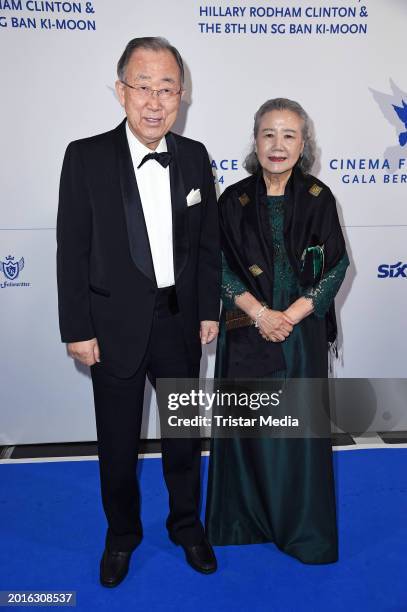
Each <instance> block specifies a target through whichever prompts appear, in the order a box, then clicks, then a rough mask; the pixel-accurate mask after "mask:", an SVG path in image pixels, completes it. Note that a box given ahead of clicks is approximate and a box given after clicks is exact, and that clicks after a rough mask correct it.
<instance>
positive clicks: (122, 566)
mask: <svg viewBox="0 0 407 612" xmlns="http://www.w3.org/2000/svg"><path fill="white" fill-rule="evenodd" d="M130 557H131V552H119V551H115V550H108V549H107V548H105V550H104V552H103V557H102V559H101V561H100V582H101V583H102V585H103V586H105V587H115V586H117V585H118V584H120V583H121V581H122V580H123V579H124V578H125V577H126V575H127V572H128V571H129V562H130Z"/></svg>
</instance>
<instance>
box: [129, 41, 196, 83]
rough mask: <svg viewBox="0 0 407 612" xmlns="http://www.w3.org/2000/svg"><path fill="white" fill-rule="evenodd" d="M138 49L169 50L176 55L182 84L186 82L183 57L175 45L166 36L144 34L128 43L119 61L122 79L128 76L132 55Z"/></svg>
mask: <svg viewBox="0 0 407 612" xmlns="http://www.w3.org/2000/svg"><path fill="white" fill-rule="evenodd" d="M137 49H149V50H150V51H169V52H170V53H172V55H173V56H174V59H175V61H176V62H177V64H178V68H179V71H180V76H181V85H182V84H183V82H184V63H183V61H182V57H181V55H180V53H179V51H178V49H176V48H175V47H173V46H172V45H171V44H170V43H169V42H168V40H167V39H166V38H162V37H161V36H144V37H143V38H133V39H132V40H130V42H128V43H127V45H126V48H125V50H124V51H123V53H122V56H121V58H120V59H119V61H118V63H117V76H118V78H119V80H120V81H124V80H125V78H126V68H127V64H128V63H129V61H130V58H131V56H132V55H133V53H134V51H136V50H137Z"/></svg>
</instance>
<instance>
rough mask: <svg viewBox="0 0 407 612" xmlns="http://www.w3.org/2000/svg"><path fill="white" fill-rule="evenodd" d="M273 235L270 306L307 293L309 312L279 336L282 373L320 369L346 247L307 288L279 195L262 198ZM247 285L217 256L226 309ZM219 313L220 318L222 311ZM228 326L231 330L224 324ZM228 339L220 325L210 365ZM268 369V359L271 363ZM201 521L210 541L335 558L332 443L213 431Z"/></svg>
mask: <svg viewBox="0 0 407 612" xmlns="http://www.w3.org/2000/svg"><path fill="white" fill-rule="evenodd" d="M267 204H268V211H269V217H270V228H271V232H272V238H273V265H274V286H273V308H274V309H275V310H285V309H286V308H287V307H288V306H289V305H290V304H291V303H292V302H294V301H295V300H296V299H297V298H298V297H300V296H301V295H302V296H305V297H308V298H311V299H312V301H313V306H314V313H313V314H312V315H310V316H309V317H306V318H305V319H304V320H303V321H301V322H300V323H299V324H298V325H296V326H294V329H293V331H292V333H291V334H290V336H289V337H288V338H287V339H286V340H285V341H284V342H283V343H282V349H283V353H284V358H285V362H286V370H285V371H284V372H274V374H273V375H274V376H276V377H281V376H286V377H288V378H301V377H309V378H312V377H326V376H327V374H328V347H327V341H326V328H325V320H324V317H325V314H326V312H327V310H328V309H329V306H330V305H331V303H332V300H333V299H334V297H335V295H336V293H337V291H338V289H339V287H340V285H341V283H342V281H343V278H344V275H345V272H346V268H347V266H348V264H349V260H348V257H347V255H346V254H345V255H344V256H343V258H342V259H341V260H340V261H339V262H338V264H337V265H336V266H335V267H334V268H333V269H331V270H329V271H328V272H327V273H325V274H324V275H323V276H322V278H321V280H320V281H319V283H318V284H317V285H316V286H315V287H313V288H309V289H303V288H301V287H300V286H299V283H298V280H297V278H296V276H295V275H294V272H293V270H292V268H291V265H290V263H289V260H288V257H287V253H286V250H285V246H284V238H283V221H284V196H274V197H268V198H267ZM245 291H246V287H245V286H244V284H242V283H241V282H240V280H239V279H238V278H237V277H236V276H235V275H234V274H233V273H232V272H231V270H230V269H229V268H228V266H227V263H226V260H225V259H223V278H222V300H223V306H224V309H236V306H235V303H234V300H235V297H236V296H238V295H240V294H242V293H244V292H245ZM223 321H224V318H223ZM228 333H230V332H228ZM226 343H227V335H226V329H225V325H224V322H223V324H222V325H221V330H220V338H219V342H218V344H219V348H218V354H217V364H216V371H217V375H218V376H222V375H224V373H223V372H222V363H223V361H224V358H223V356H222V355H223V354H224V350H225V345H226ZM271 370H272V367H271ZM206 529H207V535H208V538H209V540H210V541H211V543H212V544H214V545H227V544H254V543H261V542H274V543H275V544H276V546H278V548H280V549H281V550H283V551H284V552H286V553H287V554H290V555H292V556H294V557H296V558H298V559H299V560H301V561H303V562H304V563H331V562H334V561H336V560H337V558H338V543H337V526H336V510H335V492H334V481H333V469H332V447H331V440H330V439H328V438H325V439H317V438H304V439H299V438H287V439H277V438H267V439H264V438H263V439H247V438H233V439H214V440H213V441H212V449H211V458H210V466H209V481H208V497H207V508H206Z"/></svg>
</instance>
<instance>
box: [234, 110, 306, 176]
mask: <svg viewBox="0 0 407 612" xmlns="http://www.w3.org/2000/svg"><path fill="white" fill-rule="evenodd" d="M274 110H279V111H281V110H289V111H291V112H292V113H295V114H296V115H298V116H299V117H301V119H302V121H303V126H302V137H303V140H304V151H303V153H302V157H301V158H300V160H299V161H298V165H299V166H300V168H301V169H302V170H303V172H305V173H307V172H309V171H310V170H311V168H312V166H313V165H314V162H315V151H316V145H315V138H314V131H313V126H312V122H311V119H310V118H309V116H308V114H307V113H306V112H305V110H304V109H303V108H302V106H301V105H300V104H298V102H294V100H288V99H287V98H274V99H272V100H267V102H264V104H262V105H261V106H260V108H259V110H258V111H257V113H256V114H255V115H254V128H253V137H254V138H253V144H252V148H251V151H250V153H249V154H248V155H247V157H246V159H245V160H244V163H243V167H244V168H246V170H247V172H249V173H250V174H256V172H258V170H259V168H260V164H259V160H258V159H257V155H256V151H255V140H256V137H257V134H258V131H259V126H260V120H261V118H262V117H263V115H265V114H266V113H269V112H271V111H274Z"/></svg>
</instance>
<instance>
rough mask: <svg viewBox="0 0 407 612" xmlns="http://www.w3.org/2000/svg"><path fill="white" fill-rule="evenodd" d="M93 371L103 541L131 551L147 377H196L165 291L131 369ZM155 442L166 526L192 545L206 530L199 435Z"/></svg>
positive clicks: (136, 534) (138, 533)
mask: <svg viewBox="0 0 407 612" xmlns="http://www.w3.org/2000/svg"><path fill="white" fill-rule="evenodd" d="M176 311H177V309H176V310H175V312H176ZM197 333H198V332H197ZM91 373H92V382H93V392H94V400H95V413H96V428H97V436H98V454H99V468H100V480H101V491H102V502H103V507H104V510H105V514H106V518H107V521H108V530H107V535H106V546H107V547H108V548H109V549H111V550H120V551H130V550H133V549H134V548H135V547H136V546H137V545H138V544H139V543H140V540H141V538H142V526H141V521H140V494H139V490H138V483H137V476H136V466H137V457H138V450H139V440H140V428H141V420H142V412H143V398H144V386H145V380H146V376H148V378H149V380H150V382H151V383H152V385H153V386H155V381H156V379H157V378H197V377H198V376H199V362H194V363H191V362H190V361H189V359H188V355H187V350H186V346H185V342H184V338H183V330H182V321H181V317H180V314H179V313H178V312H176V314H174V308H173V304H172V302H171V300H168V292H166V290H165V289H164V290H159V292H158V297H157V303H156V308H155V312H154V318H153V325H152V330H151V335H150V341H149V345H148V348H147V351H146V354H145V356H144V359H143V362H142V364H141V366H140V367H139V369H138V370H137V372H136V373H135V374H134V375H133V376H132V377H131V378H127V379H120V378H116V377H114V376H112V375H111V374H108V373H107V372H106V371H105V370H104V367H103V362H102V363H99V364H95V365H94V366H92V368H91ZM161 448H162V464H163V473H164V479H165V482H166V485H167V488H168V492H169V506H170V512H169V515H168V518H167V529H168V531H169V533H170V535H171V536H172V538H173V539H175V540H176V541H177V542H179V543H180V544H183V545H187V546H189V545H193V544H198V543H199V542H200V541H201V540H202V537H203V534H204V531H203V526H202V524H201V522H200V520H199V498H200V461H201V441H200V440H199V439H168V438H165V439H162V441H161Z"/></svg>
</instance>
